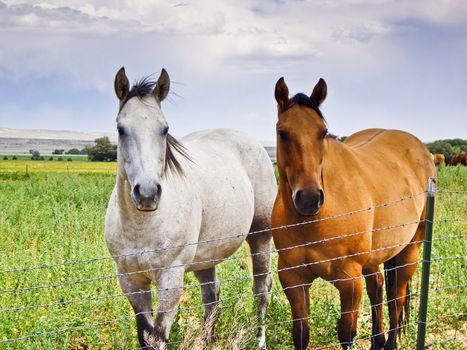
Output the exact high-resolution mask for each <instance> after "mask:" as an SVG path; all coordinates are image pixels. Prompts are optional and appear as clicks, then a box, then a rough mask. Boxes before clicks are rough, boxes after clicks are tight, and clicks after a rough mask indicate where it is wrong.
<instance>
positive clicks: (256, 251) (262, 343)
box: [247, 226, 272, 349]
mask: <svg viewBox="0 0 467 350" xmlns="http://www.w3.org/2000/svg"><path fill="white" fill-rule="evenodd" d="M264 227H268V226H261V227H259V226H254V228H253V229H252V231H254V230H261V229H264ZM247 242H248V245H249V246H250V250H251V260H252V264H253V295H254V296H255V297H257V298H258V300H259V302H258V303H257V305H256V308H257V315H258V322H259V323H260V325H261V326H260V327H259V329H258V346H259V348H260V349H262V348H265V347H266V327H265V326H264V325H263V322H264V318H265V317H266V310H267V308H268V305H269V302H270V299H271V298H270V292H271V287H272V278H271V273H270V266H271V249H272V235H271V233H270V232H269V231H267V232H260V233H256V234H252V235H250V236H248V237H247Z"/></svg>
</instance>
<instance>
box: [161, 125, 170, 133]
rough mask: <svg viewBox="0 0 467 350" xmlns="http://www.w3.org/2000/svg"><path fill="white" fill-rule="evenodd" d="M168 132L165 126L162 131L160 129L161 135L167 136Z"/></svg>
mask: <svg viewBox="0 0 467 350" xmlns="http://www.w3.org/2000/svg"><path fill="white" fill-rule="evenodd" d="M168 132H169V127H168V126H166V127H165V128H164V129H162V135H167V133H168Z"/></svg>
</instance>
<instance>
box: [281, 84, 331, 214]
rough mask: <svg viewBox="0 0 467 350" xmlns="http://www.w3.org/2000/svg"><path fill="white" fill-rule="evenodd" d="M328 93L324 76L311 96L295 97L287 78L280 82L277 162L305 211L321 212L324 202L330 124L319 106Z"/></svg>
mask: <svg viewBox="0 0 467 350" xmlns="http://www.w3.org/2000/svg"><path fill="white" fill-rule="evenodd" d="M326 93H327V87H326V82H325V81H324V80H323V79H320V80H319V82H318V83H317V84H316V86H315V87H314V89H313V92H312V93H311V96H310V97H308V96H306V95H304V94H297V95H295V96H294V97H293V98H291V99H289V89H288V88H287V85H286V84H285V81H284V78H280V79H279V80H278V81H277V83H276V90H275V97H276V101H277V109H278V115H279V120H278V122H277V166H278V170H279V176H280V179H281V182H284V185H285V186H288V187H289V188H290V193H291V196H292V198H291V199H292V201H293V204H294V206H295V209H296V210H297V212H298V213H299V214H301V215H316V214H318V213H319V209H320V208H321V206H322V205H323V202H324V191H323V183H322V165H323V153H324V140H325V138H326V135H327V127H326V122H325V120H324V118H323V115H322V114H321V111H320V110H319V106H320V104H321V103H322V102H323V101H324V99H325V98H326Z"/></svg>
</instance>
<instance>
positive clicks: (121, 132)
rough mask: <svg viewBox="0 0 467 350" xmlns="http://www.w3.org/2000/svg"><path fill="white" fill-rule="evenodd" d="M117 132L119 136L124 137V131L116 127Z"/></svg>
mask: <svg viewBox="0 0 467 350" xmlns="http://www.w3.org/2000/svg"><path fill="white" fill-rule="evenodd" d="M117 131H118V134H119V135H120V136H123V135H125V129H124V128H123V127H121V126H117Z"/></svg>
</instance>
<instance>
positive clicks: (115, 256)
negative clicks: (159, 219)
mask: <svg viewBox="0 0 467 350" xmlns="http://www.w3.org/2000/svg"><path fill="white" fill-rule="evenodd" d="M425 193H427V191H423V192H420V193H417V194H414V195H409V196H406V197H401V198H399V199H397V200H394V201H391V202H387V203H384V204H378V205H375V206H372V207H366V208H363V209H358V210H354V211H349V212H345V213H341V214H336V215H331V216H328V217H325V218H320V219H314V220H309V221H303V222H299V223H294V224H289V225H282V226H278V227H272V228H268V229H262V230H257V231H252V232H247V233H242V234H236V235H232V236H226V237H220V238H216V239H211V240H202V241H197V242H189V243H185V244H181V245H177V246H171V247H163V248H158V249H153V250H144V251H140V252H135V253H128V254H120V255H114V256H104V257H98V258H91V259H84V260H76V261H66V262H62V263H56V264H46V265H38V266H31V267H22V268H15V269H7V270H0V274H4V273H12V272H25V271H31V270H37V269H45V268H52V267H60V266H67V265H77V264H87V263H92V262H96V261H102V260H109V259H113V260H117V259H122V258H126V257H129V256H138V255H144V254H150V253H160V252H163V251H167V250H172V249H178V248H185V247H188V246H192V245H200V244H209V243H213V242H218V241H223V240H228V239H235V238H240V237H246V236H248V235H254V234H258V233H265V232H270V231H276V230H284V229H288V228H291V227H297V226H303V225H309V224H313V223H318V222H323V221H328V220H333V219H337V218H341V217H345V216H349V215H354V214H357V213H361V212H365V211H370V210H374V209H379V208H384V207H387V206H391V205H394V204H397V203H400V202H403V201H406V200H409V199H413V198H416V197H418V196H421V195H423V194H425Z"/></svg>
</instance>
